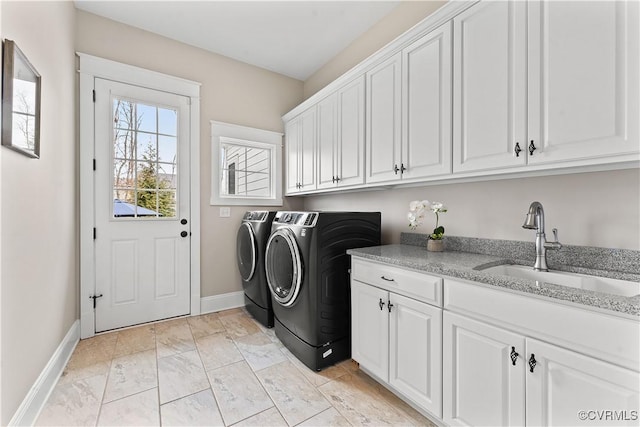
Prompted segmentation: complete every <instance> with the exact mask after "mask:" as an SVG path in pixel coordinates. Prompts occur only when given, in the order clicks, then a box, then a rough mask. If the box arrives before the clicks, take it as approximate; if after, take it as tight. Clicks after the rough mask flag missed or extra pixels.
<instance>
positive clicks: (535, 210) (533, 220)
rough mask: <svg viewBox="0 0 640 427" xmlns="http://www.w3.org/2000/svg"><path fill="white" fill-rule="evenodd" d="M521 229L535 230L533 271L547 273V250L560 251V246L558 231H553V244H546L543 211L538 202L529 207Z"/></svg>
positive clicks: (555, 229)
mask: <svg viewBox="0 0 640 427" xmlns="http://www.w3.org/2000/svg"><path fill="white" fill-rule="evenodd" d="M522 228H527V229H529V230H536V263H535V264H534V265H533V269H534V270H536V271H549V268H548V267H547V249H560V248H561V247H562V244H560V242H558V229H557V228H554V229H553V237H554V239H555V242H547V237H546V236H545V234H544V209H543V208H542V204H541V203H540V202H532V203H531V205H529V212H527V218H526V219H525V220H524V224H522Z"/></svg>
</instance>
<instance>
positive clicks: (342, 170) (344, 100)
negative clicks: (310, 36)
mask: <svg viewBox="0 0 640 427" xmlns="http://www.w3.org/2000/svg"><path fill="white" fill-rule="evenodd" d="M364 91H365V89H364V76H361V77H359V78H357V79H355V80H354V81H353V82H351V83H349V84H348V85H346V86H345V87H343V88H341V89H339V90H338V148H337V153H338V155H337V156H336V184H337V185H339V186H347V185H356V184H363V183H364V109H365V105H364Z"/></svg>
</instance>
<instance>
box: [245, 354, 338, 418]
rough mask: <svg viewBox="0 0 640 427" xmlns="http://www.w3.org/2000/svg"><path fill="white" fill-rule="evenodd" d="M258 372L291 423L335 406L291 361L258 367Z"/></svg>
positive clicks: (278, 406)
mask: <svg viewBox="0 0 640 427" xmlns="http://www.w3.org/2000/svg"><path fill="white" fill-rule="evenodd" d="M256 375H257V376H258V378H259V379H260V382H261V383H262V384H263V385H264V388H265V390H267V393H269V396H271V399H272V400H273V402H274V403H275V404H276V407H277V408H278V410H279V411H280V413H281V414H282V416H283V417H284V419H285V420H286V421H287V423H288V424H290V425H296V424H298V423H300V422H302V421H304V420H306V419H308V418H311V417H313V416H314V415H316V414H319V413H320V412H322V411H324V410H325V409H328V408H329V407H330V406H331V405H330V404H329V402H328V401H327V399H325V398H324V397H323V396H322V394H321V393H319V392H318V390H317V389H316V388H315V387H313V386H312V385H311V384H310V383H309V381H307V380H306V378H305V377H304V375H302V373H300V371H298V370H297V369H296V368H295V367H294V366H293V365H292V364H291V362H289V361H286V362H283V363H280V364H278V365H274V366H271V367H269V368H266V369H263V370H261V371H258V372H257V373H256Z"/></svg>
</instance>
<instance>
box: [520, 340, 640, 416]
mask: <svg viewBox="0 0 640 427" xmlns="http://www.w3.org/2000/svg"><path fill="white" fill-rule="evenodd" d="M526 345H527V352H526V357H527V360H528V359H529V357H531V354H533V355H534V356H535V360H536V361H537V364H536V365H535V367H534V369H533V372H531V371H530V369H529V368H528V367H527V374H526V377H527V380H526V381H527V425H537V426H539V425H554V426H561V425H571V426H575V425H594V424H605V423H606V425H607V426H609V425H638V421H637V414H638V413H639V412H638V411H640V407H639V406H640V374H639V373H638V372H634V371H630V370H628V369H624V368H620V367H618V366H615V365H613V364H611V363H607V362H603V361H600V360H597V359H593V358H591V357H588V356H585V355H582V354H579V353H575V352H572V351H569V350H565V349H562V348H560V347H556V346H554V345H551V344H547V343H543V342H540V341H537V340H534V339H531V338H527V344H526ZM607 410H608V411H611V412H617V414H615V415H614V414H611V413H610V414H606V413H605V411H607ZM580 411H587V413H586V419H581V417H580ZM589 411H594V412H589ZM595 411H599V412H595ZM632 411H635V414H636V417H635V419H632V418H633V414H632ZM607 417H609V418H607ZM614 417H615V418H614ZM618 417H619V418H618Z"/></svg>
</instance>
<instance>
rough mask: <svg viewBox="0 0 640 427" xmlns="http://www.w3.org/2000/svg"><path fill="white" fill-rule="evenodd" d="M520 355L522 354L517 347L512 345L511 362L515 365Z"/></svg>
mask: <svg viewBox="0 0 640 427" xmlns="http://www.w3.org/2000/svg"><path fill="white" fill-rule="evenodd" d="M518 356H520V355H519V354H518V352H517V351H516V348H515V347H511V354H510V356H509V357H511V363H513V366H516V360H518Z"/></svg>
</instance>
